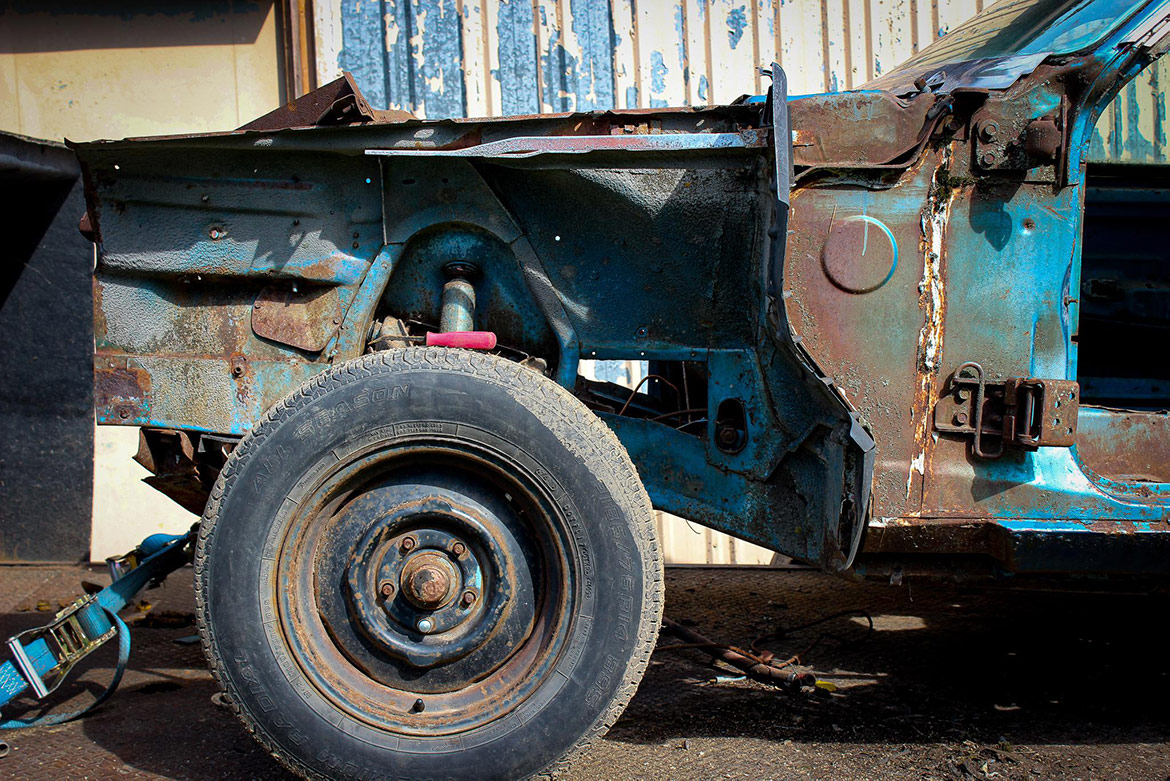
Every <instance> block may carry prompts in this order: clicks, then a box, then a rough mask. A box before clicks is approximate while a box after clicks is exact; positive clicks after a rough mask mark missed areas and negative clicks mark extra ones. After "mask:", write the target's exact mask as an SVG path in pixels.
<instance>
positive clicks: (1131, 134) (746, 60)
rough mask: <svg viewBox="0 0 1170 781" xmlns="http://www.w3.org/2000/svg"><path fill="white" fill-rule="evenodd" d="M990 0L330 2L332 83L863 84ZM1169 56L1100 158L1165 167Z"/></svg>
mask: <svg viewBox="0 0 1170 781" xmlns="http://www.w3.org/2000/svg"><path fill="white" fill-rule="evenodd" d="M983 5H984V2H983V0H953V2H948V0H318V2H317V3H315V15H316V19H315V23H316V31H317V67H318V81H319V83H324V82H326V81H329V80H331V79H334V78H336V77H337V76H338V75H339V74H340V72H341V71H342V70H349V71H351V72H353V73H354V75H355V76H356V77H357V80H358V83H359V84H360V85H361V88H362V90H363V92H364V93H365V94H366V96H367V98H369V100H370V102H371V103H372V104H373V105H375V106H378V107H381V108H401V109H406V110H408V111H411V112H413V113H415V114H417V115H418V116H422V117H444V116H497V115H505V116H510V115H517V114H535V113H539V112H550V111H578V110H580V111H588V110H594V109H608V108H615V107H616V108H638V107H641V108H652V107H659V106H682V105H704V104H708V103H726V102H729V101H731V100H734V99H735V98H736V97H738V96H739V95H742V94H744V93H756V94H758V93H760V92H762V91H763V90H764V89H765V88H766V82H765V80H763V79H762V78H761V76H760V72H759V67H760V66H766V65H767V64H768V63H770V62H772V60H773V59H777V60H778V61H779V62H780V64H781V65H783V66H784V68H785V70H786V71H787V72H788V78H789V89H790V90H791V91H792V92H793V93H794V94H802V93H815V92H832V91H837V90H844V89H852V88H854V87H857V86H860V85H861V84H863V83H865V82H866V81H868V80H869V79H872V78H874V77H875V76H879V75H881V74H882V72H883V71H885V70H889V69H890V68H892V67H894V66H896V65H898V64H899V63H901V62H902V61H904V60H906V59H907V58H908V57H910V56H911V55H912V54H914V53H915V52H917V51H918V50H919V49H921V48H922V47H924V46H926V45H928V44H929V43H930V42H931V41H933V40H934V39H935V38H938V37H941V36H943V35H945V34H946V33H947V32H949V31H950V30H952V29H954V28H955V27H956V26H958V25H960V24H962V23H963V22H964V21H965V20H967V19H968V18H970V17H971V16H973V15H974V14H976V13H978V12H979V11H981V10H983ZM1168 69H1170V63H1160V64H1158V65H1157V66H1155V67H1154V68H1151V69H1149V70H1148V71H1147V72H1145V73H1143V74H1141V75H1140V76H1139V77H1138V78H1137V79H1135V80H1134V81H1133V82H1132V83H1131V84H1129V85H1128V86H1127V87H1126V88H1125V89H1124V90H1123V91H1122V93H1121V95H1120V96H1118V99H1117V100H1116V101H1114V103H1113V105H1111V106H1109V108H1107V109H1106V111H1105V113H1104V115H1103V116H1102V118H1101V121H1100V122H1099V123H1098V125H1097V130H1096V133H1095V135H1094V138H1093V139H1092V144H1091V155H1090V159H1093V160H1102V161H1105V160H1110V161H1124V162H1139V163H1155V162H1158V163H1163V162H1167V157H1166V154H1167V153H1166V130H1165V126H1166V98H1165V92H1164V87H1165V85H1166V84H1168V83H1170V70H1168Z"/></svg>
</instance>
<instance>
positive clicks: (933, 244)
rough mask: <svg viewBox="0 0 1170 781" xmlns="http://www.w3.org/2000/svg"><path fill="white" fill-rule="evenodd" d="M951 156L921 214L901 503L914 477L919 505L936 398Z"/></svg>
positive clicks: (941, 166) (943, 162)
mask: <svg viewBox="0 0 1170 781" xmlns="http://www.w3.org/2000/svg"><path fill="white" fill-rule="evenodd" d="M950 162H951V160H950V152H949V150H948V151H944V152H943V158H942V160H941V161H940V163H939V166H938V168H937V169H936V170H935V174H934V181H933V183H932V185H931V189H930V196H929V198H928V199H927V209H926V210H924V211H923V213H922V218H921V220H922V251H923V257H924V264H923V272H922V282H921V283H919V287H918V301H919V306H920V307H921V309H922V311H923V315H924V321H923V324H922V331H921V332H920V333H919V336H918V386H917V388H916V389H915V392H914V407H913V409H912V410H911V419H912V421H913V422H914V437H915V441H916V442H917V443H918V447H919V452H918V454H917V455H916V456H914V458H913V459H912V460H911V462H910V465H909V469H908V470H907V473H906V498H907V499H909V498H910V495H911V492H912V491H913V490H914V474H915V473H917V474H918V477H919V479H918V486H917V488H918V499H919V504H921V496H922V490H923V485H924V484H925V482H926V471H927V463H926V462H927V455H928V454H927V451H928V450H929V444H930V437H931V426H930V422H931V406H932V403H933V400H934V398H935V396H936V395H937V393H938V377H939V366H940V361H941V358H942V348H943V330H944V328H943V326H944V322H945V319H946V280H945V274H946V252H945V241H946V230H947V220H948V219H949V217H950V209H951V203H952V201H953V200H954V190H953V189H950V188H947V187H945V186H944V184H943V182H944V181H945V179H946V177H947V175H948V172H949V170H950Z"/></svg>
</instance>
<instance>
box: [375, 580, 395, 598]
mask: <svg viewBox="0 0 1170 781" xmlns="http://www.w3.org/2000/svg"><path fill="white" fill-rule="evenodd" d="M378 590H379V591H381V592H382V596H384V597H386V599H389V598H390V597H392V596H394V584H393V583H391V582H390V581H388V580H387V581H385V582H383V583H382V586H381V587H380V588H379V589H378Z"/></svg>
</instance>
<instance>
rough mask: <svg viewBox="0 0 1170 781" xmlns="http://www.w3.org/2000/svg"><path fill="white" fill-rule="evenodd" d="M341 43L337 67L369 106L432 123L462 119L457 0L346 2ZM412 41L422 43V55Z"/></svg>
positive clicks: (463, 100) (464, 103)
mask: <svg viewBox="0 0 1170 781" xmlns="http://www.w3.org/2000/svg"><path fill="white" fill-rule="evenodd" d="M423 31H425V34H422V35H420V33H421V32H423ZM341 37H342V50H341V55H340V57H339V58H338V59H339V64H340V65H341V67H342V69H344V70H348V71H350V72H352V73H353V74H354V78H355V79H357V82H358V86H359V87H360V88H361V90H362V93H363V95H365V97H366V99H367V100H368V101H369V102H370V104H371V105H372V106H374V107H376V108H401V109H405V110H407V111H411V112H415V113H420V114H425V115H426V116H428V117H430V118H437V117H461V116H464V115H466V113H467V100H466V95H465V90H464V84H463V71H462V62H463V36H462V30H461V25H460V20H459V14H458V12H457V9H456V6H455V0H409V1H408V2H387V1H386V0H376V2H371V1H370V0H345V1H344V2H343V3H342V4H341ZM412 40H421V41H422V47H421V50H420V48H419V46H418V44H417V43H412Z"/></svg>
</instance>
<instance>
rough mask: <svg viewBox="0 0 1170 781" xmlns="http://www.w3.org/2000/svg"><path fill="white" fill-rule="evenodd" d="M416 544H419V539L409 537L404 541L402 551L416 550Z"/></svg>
mask: <svg viewBox="0 0 1170 781" xmlns="http://www.w3.org/2000/svg"><path fill="white" fill-rule="evenodd" d="M415 545H418V540H416V539H415V538H414V537H407V538H406V539H404V540H403V541H402V552H403V553H409V552H410V551H412V550H414V546H415Z"/></svg>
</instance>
